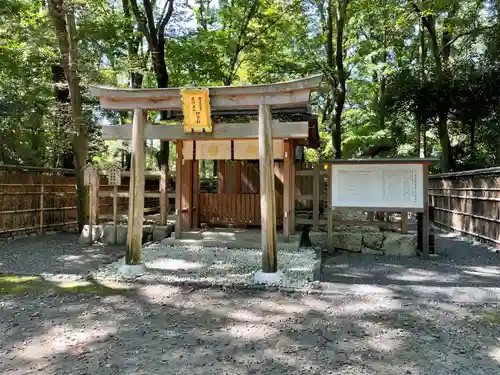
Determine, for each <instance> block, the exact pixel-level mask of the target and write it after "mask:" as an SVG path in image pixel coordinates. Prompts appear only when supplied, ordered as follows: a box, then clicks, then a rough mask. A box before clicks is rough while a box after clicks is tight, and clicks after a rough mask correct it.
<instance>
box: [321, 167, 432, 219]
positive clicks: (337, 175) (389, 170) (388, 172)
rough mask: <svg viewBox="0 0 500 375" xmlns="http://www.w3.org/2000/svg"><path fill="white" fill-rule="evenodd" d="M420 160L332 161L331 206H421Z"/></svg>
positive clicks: (421, 178)
mask: <svg viewBox="0 0 500 375" xmlns="http://www.w3.org/2000/svg"><path fill="white" fill-rule="evenodd" d="M423 171H424V168H423V164H421V163H419V164H382V163H381V164H374V163H370V164H339V165H332V182H331V183H332V189H331V192H332V207H333V208H339V207H352V208H377V207H378V208H382V207H383V208H408V209H412V210H415V211H421V210H423V208H424V196H423Z"/></svg>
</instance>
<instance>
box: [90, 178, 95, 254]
mask: <svg viewBox="0 0 500 375" xmlns="http://www.w3.org/2000/svg"><path fill="white" fill-rule="evenodd" d="M94 191H95V184H94V183H92V184H91V185H90V186H89V244H91V245H92V242H93V238H92V233H93V232H94V225H95V224H96V222H95V212H94V211H95V202H94V195H95V194H94Z"/></svg>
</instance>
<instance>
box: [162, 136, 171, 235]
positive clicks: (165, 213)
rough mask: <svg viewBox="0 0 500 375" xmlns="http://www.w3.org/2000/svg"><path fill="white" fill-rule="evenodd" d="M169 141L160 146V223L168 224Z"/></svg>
mask: <svg viewBox="0 0 500 375" xmlns="http://www.w3.org/2000/svg"><path fill="white" fill-rule="evenodd" d="M168 145H170V143H169V142H161V146H160V224H161V225H166V224H167V217H168V162H167V161H168V157H169V148H168V147H167V146H168Z"/></svg>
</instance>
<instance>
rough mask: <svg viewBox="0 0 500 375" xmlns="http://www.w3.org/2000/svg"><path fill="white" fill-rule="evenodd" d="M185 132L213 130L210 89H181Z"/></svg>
mask: <svg viewBox="0 0 500 375" xmlns="http://www.w3.org/2000/svg"><path fill="white" fill-rule="evenodd" d="M181 94H182V112H183V115H184V131H185V132H189V133H191V132H203V131H205V132H211V131H212V121H211V118H210V98H209V95H208V89H207V88H204V89H181Z"/></svg>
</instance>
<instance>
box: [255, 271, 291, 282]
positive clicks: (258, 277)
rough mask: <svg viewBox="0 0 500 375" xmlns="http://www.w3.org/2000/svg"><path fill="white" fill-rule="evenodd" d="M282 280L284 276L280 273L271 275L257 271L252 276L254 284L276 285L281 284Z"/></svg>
mask: <svg viewBox="0 0 500 375" xmlns="http://www.w3.org/2000/svg"><path fill="white" fill-rule="evenodd" d="M284 280H285V275H284V274H283V272H281V271H278V272H273V273H268V272H263V271H257V272H255V275H254V282H255V284H266V285H278V284H280V283H283V281H284Z"/></svg>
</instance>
